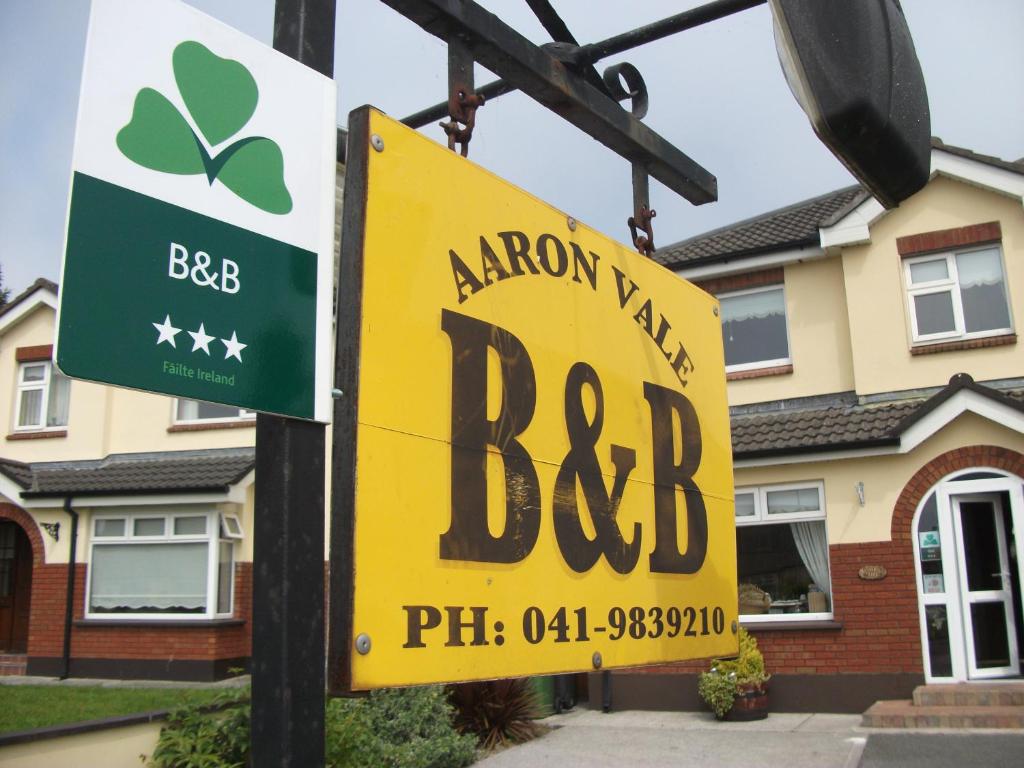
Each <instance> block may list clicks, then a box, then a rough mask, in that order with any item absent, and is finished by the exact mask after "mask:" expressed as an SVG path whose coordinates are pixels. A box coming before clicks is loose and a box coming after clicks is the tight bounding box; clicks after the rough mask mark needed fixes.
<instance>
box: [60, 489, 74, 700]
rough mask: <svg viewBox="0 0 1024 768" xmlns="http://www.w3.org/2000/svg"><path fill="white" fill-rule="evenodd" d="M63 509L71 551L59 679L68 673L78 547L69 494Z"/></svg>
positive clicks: (65, 678) (63, 678)
mask: <svg viewBox="0 0 1024 768" xmlns="http://www.w3.org/2000/svg"><path fill="white" fill-rule="evenodd" d="M64 511H65V512H67V513H68V515H70V517H71V552H70V553H69V554H68V577H67V598H66V601H65V604H64V651H63V653H62V656H61V673H60V679H61V680H67V679H68V677H69V675H70V670H71V624H72V620H73V619H74V613H75V556H76V553H77V549H78V512H76V511H75V510H74V509H73V508H72V506H71V497H70V496H66V497H65V498H64Z"/></svg>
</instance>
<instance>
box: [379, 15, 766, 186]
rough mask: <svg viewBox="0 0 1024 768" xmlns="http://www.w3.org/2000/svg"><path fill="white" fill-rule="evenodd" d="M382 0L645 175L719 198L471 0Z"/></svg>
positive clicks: (646, 133)
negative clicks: (641, 168)
mask: <svg viewBox="0 0 1024 768" xmlns="http://www.w3.org/2000/svg"><path fill="white" fill-rule="evenodd" d="M759 1H760V2H763V1H764V0H759ZM382 2H384V3H385V4H386V5H388V6H390V7H391V8H393V9H394V10H396V11H398V12H399V13H401V14H402V15H403V16H405V17H406V18H408V19H409V20H410V21H413V22H415V23H416V24H418V25H419V26H420V27H422V28H423V29H424V30H426V31H427V32H429V33H431V34H432V35H435V36H436V37H439V38H440V39H442V40H444V41H446V42H448V43H449V44H451V42H452V41H453V40H454V41H458V42H462V43H464V44H466V45H467V46H468V47H469V48H470V50H471V51H472V56H473V58H474V59H475V60H476V61H478V62H479V63H480V64H482V65H483V66H485V67H487V69H489V70H491V71H492V72H495V73H497V74H498V75H499V76H500V77H501V78H503V79H504V80H506V81H508V83H510V84H511V88H510V90H511V89H519V90H521V91H523V92H524V93H525V94H527V95H528V96H530V97H531V98H533V99H534V100H536V101H538V102H540V103H541V104H543V105H544V106H545V107H547V108H548V109H550V110H552V111H553V112H555V113H556V114H558V115H560V116H561V117H563V118H565V119H566V120H568V121H569V122H570V123H572V124H573V125H575V126H576V127H577V128H580V129H581V130H583V131H584V132H585V133H587V134H589V135H590V136H592V137H593V138H595V139H597V140H598V141H600V142H601V143H602V144H604V145H605V146H606V147H608V148H609V149H611V150H612V151H613V152H615V153H617V154H618V155H620V156H622V157H624V158H625V159H626V160H628V161H629V162H630V163H639V164H641V165H643V166H644V168H645V169H646V172H647V173H648V174H650V175H651V176H653V177H654V178H655V179H657V180H658V181H660V182H661V183H662V184H664V185H665V186H667V187H668V188H669V189H671V190H672V191H674V192H676V193H678V194H680V195H682V196H683V197H685V198H686V199H687V200H689V201H690V202H691V203H693V204H695V205H700V204H702V203H710V202H713V201H715V200H717V199H718V182H717V180H716V179H715V177H714V176H713V175H712V174H711V173H709V172H708V171H707V170H706V169H705V168H703V167H702V166H700V165H699V164H698V163H696V162H695V161H694V160H692V159H691V158H689V157H687V156H686V155H685V154H683V153H682V152H681V151H679V150H678V149H677V148H676V147H675V146H673V145H672V144H671V143H670V142H668V141H666V140H665V139H664V138H662V137H661V136H659V135H658V134H657V133H655V132H654V131H652V130H651V129H650V128H648V127H647V126H646V125H644V124H643V123H642V122H640V120H639V119H637V118H636V117H635V116H634V115H632V114H630V113H629V112H627V111H626V110H624V109H623V108H622V107H620V106H619V105H618V104H616V103H615V101H613V100H612V99H611V98H609V96H607V95H606V94H605V92H604V90H603V89H601V88H598V87H596V86H595V85H592V84H591V83H590V82H588V81H587V79H586V77H585V76H584V75H581V74H578V73H577V71H576V70H577V69H578V65H577V66H575V67H574V66H568V65H566V64H565V63H563V62H562V61H559V60H558V58H556V57H554V56H552V55H551V54H550V53H549V52H548V51H546V50H544V49H543V48H541V47H538V46H536V45H534V44H533V43H531V42H530V41H529V40H527V39H526V38H525V37H523V36H522V35H520V34H519V33H518V32H516V31H515V30H514V29H512V28H511V27H509V26H508V25H507V24H505V23H504V22H503V21H501V20H500V19H499V18H498V17H497V16H495V15H494V14H492V13H489V12H487V11H486V10H484V9H483V8H481V7H480V6H479V5H477V4H476V3H474V2H471V1H470V0H382ZM745 2H746V3H747V4H750V2H751V0H745ZM578 50H580V51H582V50H585V48H584V49H578ZM605 82H607V81H605ZM481 91H483V89H481ZM506 92H507V91H506Z"/></svg>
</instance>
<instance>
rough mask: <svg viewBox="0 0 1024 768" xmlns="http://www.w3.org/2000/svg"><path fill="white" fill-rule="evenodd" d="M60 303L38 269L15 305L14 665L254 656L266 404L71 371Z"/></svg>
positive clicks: (97, 667) (10, 456)
mask: <svg viewBox="0 0 1024 768" xmlns="http://www.w3.org/2000/svg"><path fill="white" fill-rule="evenodd" d="M56 306H57V287H56V286H55V285H54V284H53V283H51V282H49V281H46V280H39V281H37V282H36V283H35V284H34V285H32V286H31V287H30V288H29V289H28V290H27V291H25V292H24V293H23V294H21V295H20V296H18V297H17V298H15V299H14V300H13V301H11V302H10V303H9V304H8V305H7V306H6V307H5V308H4V309H3V311H2V312H0V403H3V410H2V412H0V414H2V416H0V417H2V418H3V419H5V420H6V424H5V432H4V437H3V438H0V439H2V440H3V442H4V448H3V450H2V451H0V456H2V457H3V458H2V459H0V672H7V673H8V674H17V673H21V672H24V671H25V670H27V672H28V673H29V674H39V675H64V676H67V675H70V676H75V677H138V678H150V679H161V678H173V679H195V680H204V679H205V680H209V679H215V678H218V677H223V676H225V675H226V674H227V673H228V670H229V669H231V668H234V667H245V666H246V665H247V664H248V659H249V656H250V634H251V627H250V625H249V616H250V613H251V605H250V589H251V583H252V536H251V530H252V526H251V522H252V508H253V464H254V451H253V444H254V439H255V418H254V414H251V413H246V412H244V411H241V410H240V409H238V408H229V407H226V406H220V405H211V404H209V403H200V402H196V401H194V400H177V399H173V398H168V397H162V396H159V395H153V394H148V393H143V392H134V391H130V390H126V389H118V388H114V387H107V386H102V385H99V384H91V383H88V382H83V381H69V380H68V379H67V378H65V377H64V376H62V375H61V374H60V372H59V371H58V370H57V368H56V367H55V366H54V364H53V362H52V356H53V346H52V345H53V339H54V329H55V326H56ZM158 319H159V318H158Z"/></svg>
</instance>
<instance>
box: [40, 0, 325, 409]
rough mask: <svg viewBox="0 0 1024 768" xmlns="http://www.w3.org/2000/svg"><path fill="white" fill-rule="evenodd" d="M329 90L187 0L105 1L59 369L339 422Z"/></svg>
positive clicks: (75, 206)
mask: <svg viewBox="0 0 1024 768" xmlns="http://www.w3.org/2000/svg"><path fill="white" fill-rule="evenodd" d="M335 121H336V120H335V88H334V83H333V81H332V80H330V79H329V78H326V77H324V76H322V75H320V74H319V73H317V72H314V71H313V70H311V69H308V68H307V67H305V66H303V65H301V64H299V63H298V62H296V61H294V60H292V59H290V58H288V57H287V56H285V55H283V54H281V53H278V52H276V51H274V50H272V49H271V48H268V47H267V46H265V45H263V44H262V43H259V42H257V41H255V40H252V39H251V38H248V37H246V36H245V35H242V34H241V33H239V32H237V31H235V30H233V29H231V28H229V27H227V26H225V25H223V24H221V23H220V22H218V21H216V20H214V19H211V18H210V17H208V16H206V15H204V14H201V13H199V12H198V11H196V10H194V9H193V8H190V7H189V6H187V5H185V4H184V3H180V2H177V0H148V1H147V2H144V3H140V2H138V1H137V0H93V4H92V14H91V17H90V21H89V36H88V41H87V44H86V55H85V66H84V70H83V76H82V91H81V98H80V102H79V113H78V128H77V132H76V134H75V152H74V161H73V175H72V182H71V196H70V202H69V210H68V226H67V242H66V246H65V249H64V263H63V274H62V278H61V286H60V309H59V319H58V336H57V355H56V359H57V364H58V366H59V367H60V369H61V370H62V371H64V373H66V374H67V375H69V376H73V377H76V378H80V379H88V380H91V381H98V382H102V383H106V384H115V385H118V386H125V387H131V388H134V389H141V390H147V391H151V392H160V393H163V394H168V395H175V396H179V397H187V398H195V399H199V400H208V401H211V402H216V403H224V404H228V405H237V406H240V407H244V408H247V409H250V410H256V411H264V412H269V413H277V414H282V415H286V416H293V417H297V418H303V419H313V420H316V421H324V422H326V421H328V420H329V418H330V386H331V379H332V370H331V338H330V337H331V313H332V298H333V290H332V289H333V275H334V271H333V261H334V259H333V254H334V190H335V137H336V127H335Z"/></svg>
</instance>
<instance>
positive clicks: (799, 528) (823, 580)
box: [789, 520, 832, 602]
mask: <svg viewBox="0 0 1024 768" xmlns="http://www.w3.org/2000/svg"><path fill="white" fill-rule="evenodd" d="M789 530H790V531H792V533H793V542H794V543H795V544H796V549H797V552H799V553H800V559H801V560H803V561H804V567H805V568H806V569H807V572H808V573H809V574H811V578H812V579H814V583H815V584H817V585H818V587H819V588H820V589H821V591H822V592H824V593H825V595H826V597H828V598H829V602H831V600H832V588H831V586H830V584H829V578H828V541H826V539H825V523H824V521H821V520H813V521H810V522H806V523H790V524H789Z"/></svg>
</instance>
